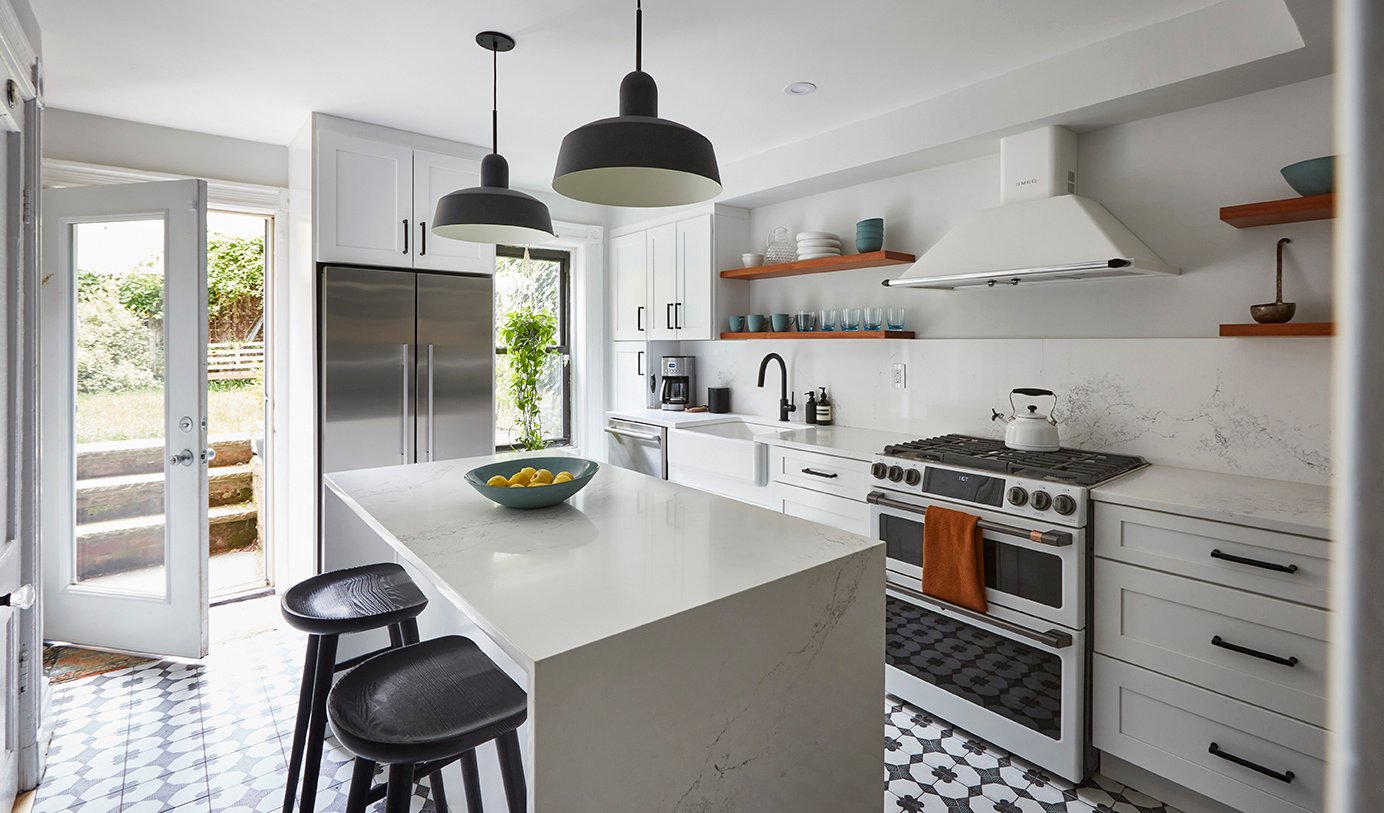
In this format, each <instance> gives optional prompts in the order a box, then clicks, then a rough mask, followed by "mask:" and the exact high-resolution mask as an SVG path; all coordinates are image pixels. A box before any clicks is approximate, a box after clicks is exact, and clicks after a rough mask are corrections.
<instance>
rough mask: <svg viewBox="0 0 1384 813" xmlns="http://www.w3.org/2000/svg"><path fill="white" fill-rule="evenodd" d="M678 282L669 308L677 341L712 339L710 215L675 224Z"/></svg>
mask: <svg viewBox="0 0 1384 813" xmlns="http://www.w3.org/2000/svg"><path fill="white" fill-rule="evenodd" d="M676 239H677V243H676V245H677V252H678V261H677V268H678V281H677V295H678V298H677V302H676V303H675V305H674V307H673V317H674V320H675V324H674V327H675V328H676V329H677V332H678V338H679V339H714V338H716V336H715V334H713V333H712V327H713V325H712V321H713V320H714V319H715V314H713V313H712V310H713V308H714V299H713V297H712V291H713V290H715V287H716V283H717V281H718V280H719V271H718V269H716V268H715V267H714V264H713V261H712V251H711V215H700V216H698V217H693V218H688V219H687V220H679V221H678V222H677V237H676Z"/></svg>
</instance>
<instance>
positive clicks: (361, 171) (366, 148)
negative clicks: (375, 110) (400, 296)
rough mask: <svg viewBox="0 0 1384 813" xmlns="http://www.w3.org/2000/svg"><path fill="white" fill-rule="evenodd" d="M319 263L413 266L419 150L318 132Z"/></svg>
mask: <svg viewBox="0 0 1384 813" xmlns="http://www.w3.org/2000/svg"><path fill="white" fill-rule="evenodd" d="M316 220H317V222H316V223H315V224H314V225H315V227H316V228H315V232H316V234H317V258H316V259H317V261H318V262H329V263H331V262H344V263H360V264H368V265H384V266H394V267H399V266H403V267H408V266H410V265H412V254H411V253H410V250H411V249H412V248H413V242H414V241H413V235H412V231H413V228H414V224H413V150H412V149H410V148H409V147H403V146H399V145H398V144H389V143H386V142H383V141H371V140H369V139H364V138H357V137H355V136H348V135H342V134H340V133H334V132H331V131H329V130H322V131H319V132H318V134H317V218H316Z"/></svg>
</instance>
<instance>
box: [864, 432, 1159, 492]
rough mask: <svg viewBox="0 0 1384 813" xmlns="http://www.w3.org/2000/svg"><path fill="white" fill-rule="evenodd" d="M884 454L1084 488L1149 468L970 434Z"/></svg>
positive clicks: (1124, 458)
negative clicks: (1024, 449) (1028, 447)
mask: <svg viewBox="0 0 1384 813" xmlns="http://www.w3.org/2000/svg"><path fill="white" fill-rule="evenodd" d="M884 454H886V455H889V456H891V457H902V458H904V459H907V460H928V461H932V462H934V463H947V464H950V465H953V466H969V467H971V468H975V469H986V470H990V471H1001V472H1005V473H1007V474H1014V475H1018V476H1021V477H1034V478H1038V479H1043V480H1054V481H1058V482H1064V483H1073V484H1075V485H1083V486H1091V485H1095V484H1096V483H1100V482H1103V481H1105V480H1109V479H1110V478H1112V477H1116V476H1118V475H1121V474H1124V473H1125V472H1129V471H1133V470H1134V469H1137V468H1142V467H1143V466H1144V465H1145V461H1144V459H1143V458H1142V457H1133V456H1131V455H1118V454H1106V453H1104V452H1087V451H1083V450H1081V449H1059V450H1057V451H1055V452H1022V451H1019V450H1017V449H1010V448H1009V447H1008V446H1005V445H1004V441H1001V440H995V439H992V438H978V437H972V436H970V435H942V436H941V437H935V438H924V439H921V440H912V441H909V442H907V443H896V444H892V445H890V446H886V447H884Z"/></svg>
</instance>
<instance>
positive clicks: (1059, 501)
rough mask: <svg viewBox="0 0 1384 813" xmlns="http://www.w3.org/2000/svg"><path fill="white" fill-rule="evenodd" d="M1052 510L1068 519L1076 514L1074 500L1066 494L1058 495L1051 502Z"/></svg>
mask: <svg viewBox="0 0 1384 813" xmlns="http://www.w3.org/2000/svg"><path fill="white" fill-rule="evenodd" d="M1052 508H1053V510H1054V511H1056V512H1057V513H1059V514H1061V515H1062V516H1064V517H1069V516H1071V515H1072V514H1075V513H1076V500H1074V499H1072V498H1071V497H1069V496H1067V495H1066V494H1058V495H1057V497H1056V498H1054V499H1053V501H1052Z"/></svg>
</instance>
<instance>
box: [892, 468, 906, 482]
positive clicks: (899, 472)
mask: <svg viewBox="0 0 1384 813" xmlns="http://www.w3.org/2000/svg"><path fill="white" fill-rule="evenodd" d="M902 479H903V467H902V466H890V467H889V481H890V482H891V483H897V482H898V481H900V480H902Z"/></svg>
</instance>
